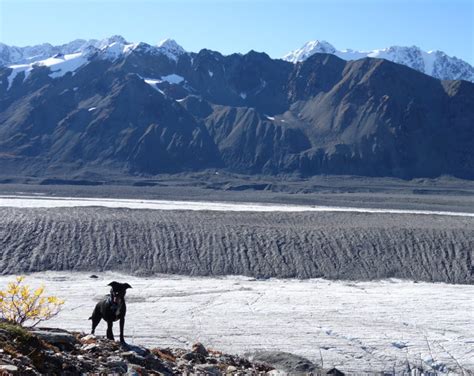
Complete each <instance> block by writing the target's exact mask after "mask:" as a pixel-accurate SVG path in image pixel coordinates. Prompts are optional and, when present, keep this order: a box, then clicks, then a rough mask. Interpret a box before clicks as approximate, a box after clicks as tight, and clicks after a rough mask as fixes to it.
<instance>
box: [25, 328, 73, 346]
mask: <svg viewBox="0 0 474 376" xmlns="http://www.w3.org/2000/svg"><path fill="white" fill-rule="evenodd" d="M33 334H34V335H35V336H36V337H38V338H40V339H41V340H43V341H45V342H47V343H50V344H51V345H53V346H56V347H59V348H60V349H65V350H72V349H74V345H76V344H77V343H78V342H77V339H76V337H74V336H73V335H72V334H70V333H67V332H54V331H46V330H35V331H34V332H33Z"/></svg>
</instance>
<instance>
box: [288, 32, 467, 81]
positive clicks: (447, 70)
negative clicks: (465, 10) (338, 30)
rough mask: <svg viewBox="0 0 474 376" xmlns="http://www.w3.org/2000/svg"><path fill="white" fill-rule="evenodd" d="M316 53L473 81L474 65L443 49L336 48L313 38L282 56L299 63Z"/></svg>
mask: <svg viewBox="0 0 474 376" xmlns="http://www.w3.org/2000/svg"><path fill="white" fill-rule="evenodd" d="M316 53H327V54H333V55H336V56H337V57H339V58H341V59H343V60H358V59H363V58H366V57H371V58H379V59H386V60H390V61H393V62H394V63H397V64H402V65H406V66H408V67H410V68H413V69H416V70H417V71H419V72H422V73H425V74H428V75H430V76H433V77H436V78H439V79H442V80H459V79H461V80H466V81H471V82H474V68H473V67H472V66H471V65H470V64H469V63H467V62H465V61H463V60H461V59H458V58H456V57H451V56H448V55H446V54H445V53H444V52H442V51H423V50H421V49H420V48H419V47H417V46H411V47H400V46H392V47H388V48H383V49H376V50H372V51H354V50H351V49H346V50H337V49H336V48H335V47H334V46H333V45H332V44H330V43H328V42H326V41H318V40H315V41H310V42H307V43H305V44H304V45H303V46H302V47H301V48H299V49H297V50H294V51H291V52H290V53H288V54H286V55H285V56H283V59H284V60H286V61H290V62H292V63H298V62H301V61H304V60H306V59H307V58H309V57H310V56H312V55H314V54H316Z"/></svg>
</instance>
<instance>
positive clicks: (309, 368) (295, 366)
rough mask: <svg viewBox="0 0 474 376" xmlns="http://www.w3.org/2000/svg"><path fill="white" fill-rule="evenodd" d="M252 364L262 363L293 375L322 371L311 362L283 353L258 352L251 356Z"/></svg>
mask: <svg viewBox="0 0 474 376" xmlns="http://www.w3.org/2000/svg"><path fill="white" fill-rule="evenodd" d="M249 358H250V360H251V361H252V362H260V363H264V364H268V365H270V366H271V367H274V368H275V369H276V370H277V371H283V372H286V373H291V374H292V375H300V374H307V373H311V372H319V371H320V370H321V369H320V368H319V367H318V366H317V365H316V364H314V363H313V362H311V361H310V360H308V359H306V358H304V357H302V356H298V355H295V354H291V353H287V352H283V351H257V352H255V353H253V354H250V355H249Z"/></svg>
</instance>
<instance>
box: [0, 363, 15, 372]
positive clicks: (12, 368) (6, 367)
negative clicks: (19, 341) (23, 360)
mask: <svg viewBox="0 0 474 376" xmlns="http://www.w3.org/2000/svg"><path fill="white" fill-rule="evenodd" d="M0 371H2V372H1V374H2V375H3V372H18V367H17V366H14V365H11V364H0Z"/></svg>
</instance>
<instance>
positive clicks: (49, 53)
mask: <svg viewBox="0 0 474 376" xmlns="http://www.w3.org/2000/svg"><path fill="white" fill-rule="evenodd" d="M132 51H136V52H145V53H147V54H150V55H160V54H161V55H165V56H166V57H168V58H169V59H172V60H174V61H177V59H178V57H179V56H181V55H183V54H185V53H186V51H185V50H184V49H183V47H181V46H180V45H179V44H178V43H176V41H174V40H173V39H165V40H163V41H161V42H160V43H158V45H156V46H152V45H149V44H147V43H143V42H140V43H130V42H127V41H126V40H125V38H123V37H122V36H120V35H114V36H112V37H110V38H106V39H103V40H95V39H91V40H88V41H86V40H83V39H77V40H74V41H72V42H70V43H67V44H64V45H60V46H52V45H50V44H47V43H46V44H41V45H37V46H33V47H15V46H13V47H10V46H7V45H5V44H0V66H2V65H6V66H8V67H9V68H11V69H12V72H11V74H10V75H9V76H8V88H10V87H11V85H12V83H13V80H14V79H15V77H16V76H17V75H18V74H20V73H22V72H24V74H25V75H24V78H23V80H25V79H26V78H27V77H28V76H29V74H30V73H31V71H32V70H33V69H34V68H36V67H42V66H44V67H49V68H50V69H51V73H50V77H52V78H57V77H61V76H63V75H64V74H66V73H67V72H74V71H75V70H77V69H78V68H80V67H81V66H83V65H85V64H87V63H88V62H89V61H90V59H91V58H93V57H97V58H99V59H107V60H116V59H118V58H119V57H122V56H125V55H128V54H130V53H131V52H132Z"/></svg>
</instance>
